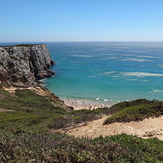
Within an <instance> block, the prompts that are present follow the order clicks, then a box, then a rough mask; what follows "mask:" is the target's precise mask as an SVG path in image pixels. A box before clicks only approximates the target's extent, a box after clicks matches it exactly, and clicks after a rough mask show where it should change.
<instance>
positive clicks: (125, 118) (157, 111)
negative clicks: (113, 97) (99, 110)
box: [103, 100, 163, 125]
mask: <svg viewBox="0 0 163 163" xmlns="http://www.w3.org/2000/svg"><path fill="white" fill-rule="evenodd" d="M115 107H116V105H115ZM120 108H121V109H119V111H118V112H116V113H115V114H113V115H112V116H111V117H109V118H107V119H106V120H105V121H104V123H103V124H104V125H105V124H110V123H113V122H130V121H140V120H143V119H145V118H149V117H158V116H161V115H163V102H162V101H147V100H145V101H144V100H139V101H138V100H136V101H131V102H128V103H127V105H126V104H125V105H121V107H120ZM112 109H114V106H113V107H112Z"/></svg>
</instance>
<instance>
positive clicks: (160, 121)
mask: <svg viewBox="0 0 163 163" xmlns="http://www.w3.org/2000/svg"><path fill="white" fill-rule="evenodd" d="M106 118H107V117H103V118H101V119H98V120H94V121H91V122H88V123H86V124H84V125H83V126H80V127H75V128H69V129H67V130H65V131H64V132H65V133H66V134H68V135H73V136H75V137H89V138H94V137H98V136H100V135H102V136H111V135H117V134H121V133H125V134H128V135H137V136H139V137H142V138H149V137H157V138H158V139H160V140H162V141H163V116H161V117H158V118H148V119H144V120H143V121H139V122H129V123H113V124H109V125H102V123H103V122H104V120H105V119H106Z"/></svg>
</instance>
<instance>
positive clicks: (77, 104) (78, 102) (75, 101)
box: [59, 97, 113, 110]
mask: <svg viewBox="0 0 163 163" xmlns="http://www.w3.org/2000/svg"><path fill="white" fill-rule="evenodd" d="M59 98H60V99H61V100H63V101H64V103H65V105H67V106H70V107H73V108H74V110H81V109H87V110H94V109H97V108H104V107H107V108H110V107H111V106H113V104H111V103H110V102H109V101H101V100H89V99H79V98H67V97H59Z"/></svg>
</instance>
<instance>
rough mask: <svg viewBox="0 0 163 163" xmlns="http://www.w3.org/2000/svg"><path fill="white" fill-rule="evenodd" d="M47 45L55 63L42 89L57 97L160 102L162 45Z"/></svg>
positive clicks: (147, 43) (162, 76)
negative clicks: (50, 76) (53, 74)
mask: <svg viewBox="0 0 163 163" xmlns="http://www.w3.org/2000/svg"><path fill="white" fill-rule="evenodd" d="M10 44H11V43H10ZM46 45H47V47H48V49H49V52H50V54H51V56H52V58H53V59H54V60H55V62H56V65H55V66H53V67H52V68H51V69H53V70H54V71H55V73H56V75H55V76H53V77H52V78H48V79H45V80H44V82H45V86H46V87H47V88H48V89H50V90H51V91H52V92H54V93H55V94H56V95H58V96H59V97H66V98H81V99H90V100H96V99H98V98H99V100H101V101H103V100H104V101H107V100H109V101H111V102H118V101H124V100H134V99H140V98H145V99H158V100H163V42H136V43H135V42H99V43H98V42H92V43H91V42H80V43H75V42H73V43H70V42H67V43H61V42H60V43H57V42H55V43H46Z"/></svg>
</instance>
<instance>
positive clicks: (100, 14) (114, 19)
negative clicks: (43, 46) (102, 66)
mask: <svg viewBox="0 0 163 163" xmlns="http://www.w3.org/2000/svg"><path fill="white" fill-rule="evenodd" d="M0 20H1V21H0V42H60V41H61V42H62V41H63V42H67V41H68V42H69V41H70V42H71V41H77V42H80V41H163V0H26V1H23V0H0Z"/></svg>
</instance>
